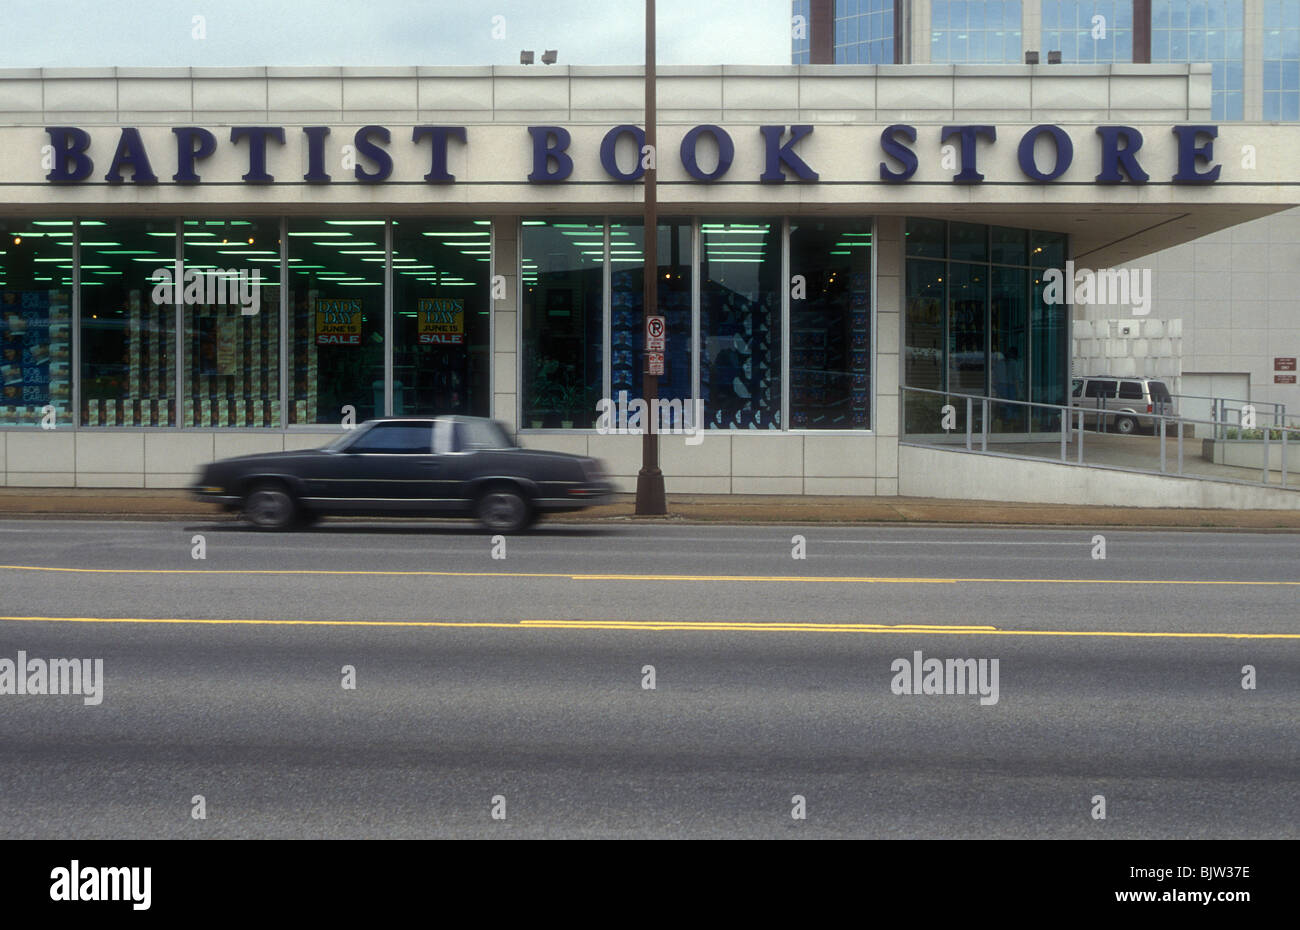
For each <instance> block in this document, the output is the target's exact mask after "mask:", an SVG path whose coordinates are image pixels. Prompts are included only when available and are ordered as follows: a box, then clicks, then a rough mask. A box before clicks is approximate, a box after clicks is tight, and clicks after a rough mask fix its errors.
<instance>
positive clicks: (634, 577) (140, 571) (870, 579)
mask: <svg viewBox="0 0 1300 930" xmlns="http://www.w3.org/2000/svg"><path fill="white" fill-rule="evenodd" d="M0 569H8V570H10V571H26V572H72V573H81V574H91V575H245V576H246V575H340V576H368V575H378V576H390V575H393V576H401V575H410V576H414V577H434V578H558V579H567V580H569V581H728V582H754V581H781V582H820V583H830V584H945V585H946V584H1117V585H1244V586H1247V587H1300V581H1235V580H1234V581H1229V580H1205V579H1200V580H1186V581H1183V580H1178V579H1169V578H1134V579H1124V578H902V577H889V576H871V575H659V574H606V575H600V574H589V573H588V574H574V573H569V572H439V571H385V570H366V569H323V568H302V569H298V568H283V569H280V568H254V569H247V570H245V569H235V568H65V567H58V566H49V565H0Z"/></svg>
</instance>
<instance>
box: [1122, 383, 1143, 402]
mask: <svg viewBox="0 0 1300 930" xmlns="http://www.w3.org/2000/svg"><path fill="white" fill-rule="evenodd" d="M1119 396H1120V398H1121V399H1123V400H1141V399H1142V385H1141V383H1140V382H1137V381H1121V382H1120V383H1119Z"/></svg>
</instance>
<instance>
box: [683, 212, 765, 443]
mask: <svg viewBox="0 0 1300 930" xmlns="http://www.w3.org/2000/svg"><path fill="white" fill-rule="evenodd" d="M700 248H701V251H702V253H703V254H701V256H700V334H701V352H702V357H701V359H700V393H701V394H702V395H703V400H704V418H705V423H707V424H708V425H709V427H710V428H713V429H781V428H782V422H781V415H782V411H781V295H782V290H783V288H782V281H781V222H780V220H778V219H762V218H747V219H706V220H703V221H702V222H701V225H700Z"/></svg>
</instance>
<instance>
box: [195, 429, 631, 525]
mask: <svg viewBox="0 0 1300 930" xmlns="http://www.w3.org/2000/svg"><path fill="white" fill-rule="evenodd" d="M190 490H191V492H192V493H193V494H194V495H195V496H196V497H197V498H198V499H200V500H204V501H211V502H216V503H219V504H221V505H222V506H223V507H224V508H225V509H226V510H239V511H241V512H242V513H243V515H244V518H245V519H247V520H248V521H249V522H250V523H252V524H253V525H254V526H256V527H259V528H261V529H268V530H280V529H289V528H292V527H295V526H301V525H304V524H306V523H310V522H312V521H314V520H315V519H316V518H318V517H321V516H324V515H327V514H336V515H349V516H405V517H415V516H442V517H475V518H477V519H478V521H479V522H480V523H482V525H483V526H484V527H485V528H486V529H488V530H491V531H492V532H497V533H514V532H518V531H519V530H522V529H525V528H527V527H528V526H530V525H531V524H532V523H533V522H534V521H535V520H536V519H537V518H538V517H539V516H540V515H541V514H543V513H546V512H551V513H556V512H560V511H573V510H582V509H583V508H586V507H591V506H593V505H595V504H599V503H603V502H605V501H606V500H607V499H608V497H609V495H610V494H611V493H612V492H613V490H614V487H613V485H612V484H611V483H610V482H609V481H607V480H606V478H605V472H604V467H603V465H602V463H601V462H600V460H598V459H594V458H588V457H586V456H581V455H569V454H567V453H563V452H545V451H541V450H535V449H521V448H519V447H518V446H516V445H515V444H514V442H513V441H512V440H511V438H510V435H509V433H508V432H507V431H506V430H505V428H504V427H502V425H501V424H500V423H498V422H497V421H495V420H489V419H484V418H481V417H464V416H448V417H389V418H383V419H377V420H369V421H367V422H366V423H364V424H362V425H361V426H359V427H357V428H356V429H355V430H350V431H348V432H346V433H344V434H343V435H342V436H340V437H339V438H338V439H336V440H335V441H334V442H332V443H330V444H329V445H327V446H325V447H324V448H321V449H304V450H301V451H295V452H272V453H264V454H260V455H241V456H238V457H235V458H228V459H221V460H219V461H216V462H213V463H211V464H210V465H206V466H204V467H203V469H202V470H201V471H200V473H199V476H198V479H197V480H196V481H195V483H194V484H193V485H191V486H190Z"/></svg>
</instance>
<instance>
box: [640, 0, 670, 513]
mask: <svg viewBox="0 0 1300 930" xmlns="http://www.w3.org/2000/svg"><path fill="white" fill-rule="evenodd" d="M655 119H656V116H655V0H646V3H645V144H646V145H647V146H649V151H650V162H649V167H648V168H646V172H645V226H644V233H645V234H644V236H643V237H642V238H643V239H644V242H645V246H644V247H645V273H644V275H643V277H644V279H645V290H644V292H643V295H642V301H641V333H642V337H641V338H642V340H643V342H642V345H643V346H644V345H645V342H644V340H645V338H646V337H645V332H646V318H647V317H649V316H656V315H658V312H659V281H658V277H659V215H658V210H657V207H658V203H657V197H658V195H657V192H656V191H655V165H656V164H657V163H658V157H659V156H658V152H657V151H656V148H655V137H656V133H655ZM642 360H643V363H644V372H643V374H642V380H641V395H642V397H644V398H645V402H646V415H645V417H644V418H643V420H644V421H646V422H644V423H643V425H644V428H645V432H644V433H642V434H641V470H640V471H639V472H638V473H637V476H636V512H637V514H642V515H654V514H666V513H667V512H668V501H667V499H666V498H665V496H664V473H663V472H662V471H660V470H659V434H658V433H657V432H655V430H656V429H657V428H658V426H659V424H658V423H657V422H655V415H656V414H657V413H658V405H657V404H656V403H655V401H656V400H658V398H659V376H658V375H652V374H651V373H650V365H649V353H647V352H644V351H643V352H642Z"/></svg>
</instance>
